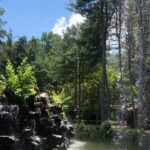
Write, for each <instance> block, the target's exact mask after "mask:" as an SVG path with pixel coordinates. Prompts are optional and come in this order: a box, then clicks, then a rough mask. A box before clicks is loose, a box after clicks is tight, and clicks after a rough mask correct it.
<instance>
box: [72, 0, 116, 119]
mask: <svg viewBox="0 0 150 150" xmlns="http://www.w3.org/2000/svg"><path fill="white" fill-rule="evenodd" d="M116 5H117V1H107V0H99V1H95V0H88V1H85V0H77V1H76V3H75V4H72V5H71V6H72V8H73V10H74V11H75V12H78V13H80V14H82V15H84V16H85V17H86V19H87V22H89V23H90V24H91V26H89V28H88V30H87V32H88V31H89V30H91V32H90V34H93V33H95V35H94V36H93V37H92V36H91V37H92V41H97V43H95V42H94V44H95V45H93V43H91V42H90V44H91V45H90V49H91V47H92V46H93V47H94V48H95V50H96V54H98V56H99V57H98V58H99V59H100V63H101V66H102V77H101V83H102V87H101V120H102V121H104V120H107V119H109V118H110V102H109V91H108V81H107V72H106V50H107V44H106V41H107V37H108V28H109V27H110V23H111V19H112V16H113V14H114V12H115V11H116ZM88 34H89V33H88ZM93 47H92V48H93ZM91 52H92V51H91Z"/></svg>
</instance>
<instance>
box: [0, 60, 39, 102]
mask: <svg viewBox="0 0 150 150" xmlns="http://www.w3.org/2000/svg"><path fill="white" fill-rule="evenodd" d="M5 80H6V85H5V87H6V89H5V91H6V93H8V94H9V95H11V96H12V95H13V96H14V97H18V98H19V100H20V101H21V102H23V103H24V104H26V103H27V99H28V98H29V97H30V96H32V95H35V94H36V91H35V89H36V87H37V86H36V78H35V76H34V70H33V67H32V66H31V65H30V64H28V63H27V58H24V59H23V60H22V62H21V64H20V66H18V67H17V70H15V69H14V68H13V66H12V64H11V62H10V61H8V62H7V65H6V78H5ZM0 82H2V80H0ZM0 88H1V87H0ZM1 89H2V88H1ZM11 98H12V97H11Z"/></svg>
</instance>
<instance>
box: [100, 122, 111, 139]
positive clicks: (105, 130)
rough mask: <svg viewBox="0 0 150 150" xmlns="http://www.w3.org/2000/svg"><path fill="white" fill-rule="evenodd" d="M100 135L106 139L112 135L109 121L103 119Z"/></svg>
mask: <svg viewBox="0 0 150 150" xmlns="http://www.w3.org/2000/svg"><path fill="white" fill-rule="evenodd" d="M100 135H101V137H102V138H103V139H108V138H112V137H113V129H112V128H111V123H110V121H108V120H107V121H104V122H103V123H102V124H101V125H100Z"/></svg>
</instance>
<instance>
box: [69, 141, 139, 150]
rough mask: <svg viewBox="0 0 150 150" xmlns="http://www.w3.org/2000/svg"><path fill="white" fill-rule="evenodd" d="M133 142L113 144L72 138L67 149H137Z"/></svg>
mask: <svg viewBox="0 0 150 150" xmlns="http://www.w3.org/2000/svg"><path fill="white" fill-rule="evenodd" d="M137 149H138V148H137V145H136V144H135V143H122V144H114V143H110V142H101V141H81V140H77V139H73V140H72V141H71V144H70V146H69V148H68V149H67V150H137Z"/></svg>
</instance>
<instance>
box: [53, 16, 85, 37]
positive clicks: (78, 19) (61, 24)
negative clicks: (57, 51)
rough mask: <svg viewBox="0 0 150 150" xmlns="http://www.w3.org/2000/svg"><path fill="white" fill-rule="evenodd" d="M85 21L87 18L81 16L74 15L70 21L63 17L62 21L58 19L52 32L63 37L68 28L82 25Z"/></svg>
mask: <svg viewBox="0 0 150 150" xmlns="http://www.w3.org/2000/svg"><path fill="white" fill-rule="evenodd" d="M84 20H85V18H84V17H82V16H81V15H80V14H72V15H71V17H70V19H69V21H67V19H66V17H61V18H60V19H57V21H56V23H55V25H54V27H53V29H52V31H53V32H54V33H57V34H59V35H61V36H63V33H64V32H65V31H66V29H67V27H71V26H73V25H77V24H81V23H83V22H84Z"/></svg>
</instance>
